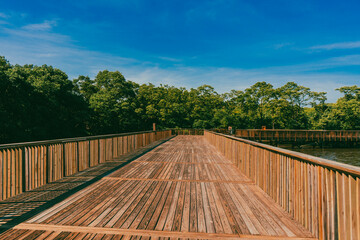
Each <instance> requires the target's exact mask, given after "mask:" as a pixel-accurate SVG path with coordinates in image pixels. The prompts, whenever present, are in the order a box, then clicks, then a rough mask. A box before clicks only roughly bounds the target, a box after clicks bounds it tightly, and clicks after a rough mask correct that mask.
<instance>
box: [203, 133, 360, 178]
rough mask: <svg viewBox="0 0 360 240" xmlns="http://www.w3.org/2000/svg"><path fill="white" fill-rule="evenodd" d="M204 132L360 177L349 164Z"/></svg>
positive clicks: (357, 170) (359, 169)
mask: <svg viewBox="0 0 360 240" xmlns="http://www.w3.org/2000/svg"><path fill="white" fill-rule="evenodd" d="M205 131H208V132H211V133H213V134H216V135H219V136H223V137H226V138H229V139H233V140H236V141H240V142H244V143H247V144H250V145H253V146H256V147H260V148H263V149H267V150H270V151H272V152H280V153H282V154H284V155H287V156H291V157H294V158H296V159H299V160H301V161H306V162H309V163H313V164H316V165H319V166H322V167H326V168H331V169H334V170H337V171H340V172H343V173H347V174H351V175H354V176H357V177H360V167H356V166H353V165H349V164H346V163H340V162H335V161H331V160H328V159H324V158H320V157H315V156H311V155H308V154H304V153H299V152H295V151H291V150H288V149H284V148H279V147H274V146H270V145H267V144H263V143H258V142H254V141H251V140H247V139H244V138H240V137H234V136H230V135H226V134H222V133H217V132H213V131H209V130H205Z"/></svg>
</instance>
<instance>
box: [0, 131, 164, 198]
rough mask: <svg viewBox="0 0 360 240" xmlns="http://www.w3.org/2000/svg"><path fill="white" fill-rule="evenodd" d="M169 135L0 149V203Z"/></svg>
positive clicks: (112, 137)
mask: <svg viewBox="0 0 360 240" xmlns="http://www.w3.org/2000/svg"><path fill="white" fill-rule="evenodd" d="M170 134H171V131H170V130H168V131H158V132H140V133H133V134H131V133H130V134H117V135H110V136H94V137H88V138H79V139H62V140H51V141H42V142H33V143H20V144H5V145H0V200H4V199H7V198H9V197H12V196H15V195H17V194H19V193H21V192H24V191H29V190H32V189H35V188H37V187H40V186H43V185H44V184H46V183H50V182H53V181H56V180H59V179H61V178H63V177H65V176H70V175H72V174H75V173H77V172H79V171H83V170H85V169H88V168H89V167H93V166H97V165H98V164H100V163H104V162H105V161H111V160H113V159H114V158H117V157H120V156H122V155H124V154H127V153H130V152H133V151H135V150H137V149H139V148H140V147H143V146H146V145H148V144H150V143H152V142H154V141H157V140H160V139H164V138H167V137H169V136H170Z"/></svg>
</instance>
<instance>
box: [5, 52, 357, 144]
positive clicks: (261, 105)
mask: <svg viewBox="0 0 360 240" xmlns="http://www.w3.org/2000/svg"><path fill="white" fill-rule="evenodd" d="M337 90H338V91H340V92H341V93H343V94H344V96H343V97H342V98H340V99H338V101H337V102H336V103H333V104H329V103H325V102H326V94H325V93H324V92H313V91H311V90H310V89H309V88H307V87H303V86H299V85H298V84H296V83H294V82H288V83H287V84H285V85H284V86H282V87H279V88H274V87H273V86H272V85H271V84H269V83H266V82H258V83H256V84H254V85H253V86H251V87H249V88H247V89H245V90H244V91H239V90H232V91H231V92H229V93H225V94H219V93H217V92H216V91H215V89H214V88H213V87H211V86H209V85H203V86H200V87H198V88H196V89H194V88H191V89H190V90H188V89H186V88H177V87H172V86H167V85H160V86H154V85H152V84H150V83H149V84H143V85H139V84H137V83H134V82H131V81H128V80H126V79H125V77H124V76H123V75H122V74H121V73H120V72H118V71H115V72H110V71H107V70H104V71H101V72H99V73H98V74H97V76H96V77H95V78H94V79H90V78H89V77H86V76H79V77H78V78H77V79H74V80H73V81H71V80H69V78H68V76H67V75H66V74H65V73H64V72H63V71H61V70H59V69H56V68H53V67H51V66H47V65H43V66H41V67H40V66H33V65H24V66H20V65H11V64H10V63H9V62H8V61H7V60H6V59H5V58H4V57H0V126H1V128H0V143H6V142H18V141H32V140H40V139H53V138H64V137H76V136H85V135H90V134H91V135H93V134H106V133H117V132H129V131H139V130H150V129H151V126H152V123H154V122H155V123H156V124H157V126H158V128H226V127H227V126H233V127H234V128H260V127H262V126H266V127H267V128H276V129H281V128H287V129H360V88H359V87H357V86H351V87H342V88H340V89H337Z"/></svg>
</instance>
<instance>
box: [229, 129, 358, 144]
mask: <svg viewBox="0 0 360 240" xmlns="http://www.w3.org/2000/svg"><path fill="white" fill-rule="evenodd" d="M236 136H237V137H241V138H246V139H250V140H256V141H264V140H268V141H274V142H298V141H299V142H360V131H357V130H273V129H269V130H261V129H238V130H236Z"/></svg>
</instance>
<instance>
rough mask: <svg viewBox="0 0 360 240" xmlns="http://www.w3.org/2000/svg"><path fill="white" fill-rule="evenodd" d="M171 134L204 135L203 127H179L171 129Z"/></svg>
mask: <svg viewBox="0 0 360 240" xmlns="http://www.w3.org/2000/svg"><path fill="white" fill-rule="evenodd" d="M171 133H172V135H204V129H193V128H181V129H171Z"/></svg>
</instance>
